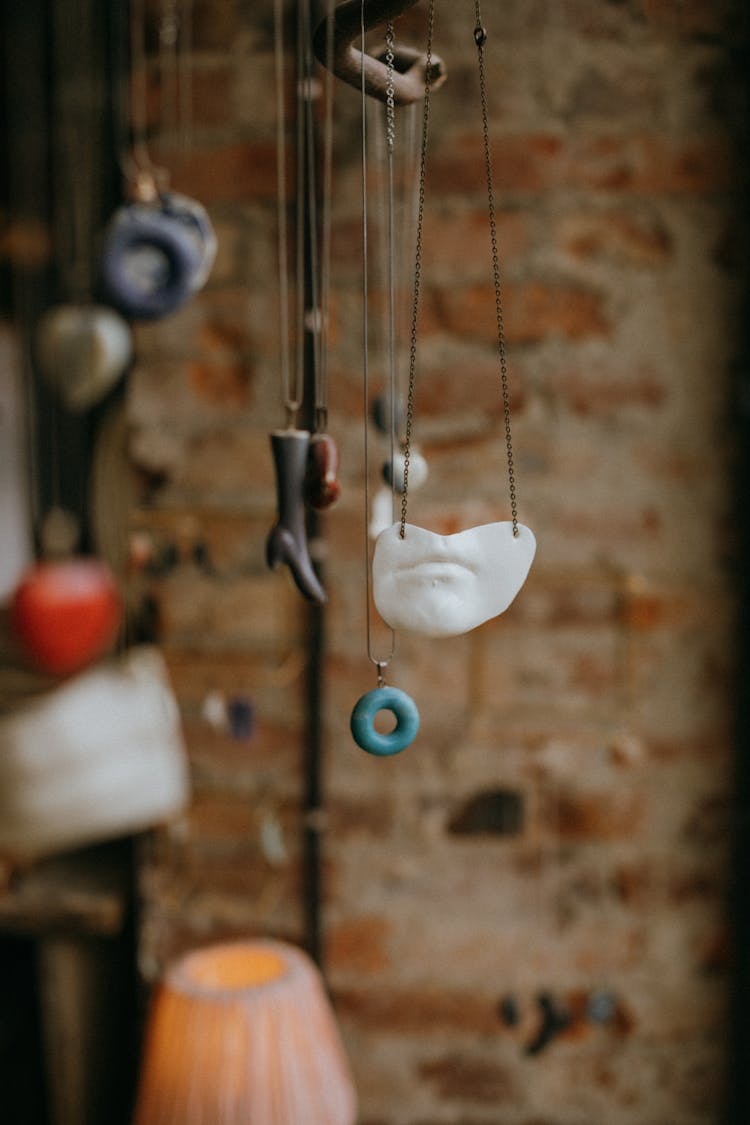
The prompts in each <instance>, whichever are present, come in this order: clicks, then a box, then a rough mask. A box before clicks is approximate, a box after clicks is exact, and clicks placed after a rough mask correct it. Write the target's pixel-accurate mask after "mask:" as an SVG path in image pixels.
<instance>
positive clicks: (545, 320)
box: [422, 281, 610, 344]
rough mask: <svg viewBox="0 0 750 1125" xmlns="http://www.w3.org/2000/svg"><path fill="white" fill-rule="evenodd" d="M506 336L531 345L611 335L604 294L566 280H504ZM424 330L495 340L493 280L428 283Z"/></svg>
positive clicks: (473, 338)
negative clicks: (448, 286) (430, 285)
mask: <svg viewBox="0 0 750 1125" xmlns="http://www.w3.org/2000/svg"><path fill="white" fill-rule="evenodd" d="M503 312H504V328H505V337H506V339H507V341H508V342H509V343H513V344H531V343H537V342H539V341H542V340H547V339H556V338H564V339H565V338H567V339H570V340H582V339H587V338H591V337H594V338H596V337H601V336H607V335H609V331H610V326H609V323H608V320H607V317H606V315H605V311H604V302H603V298H602V295H601V294H600V293H599V292H597V291H596V290H594V289H589V288H586V287H584V286H582V285H576V284H570V283H568V282H549V281H544V282H543V281H530V282H523V283H522V282H515V281H510V282H507V283H506V284H505V285H504V287H503ZM422 331H423V333H424V335H427V333H428V332H451V333H454V334H455V335H457V336H461V337H464V338H469V339H471V340H482V341H484V342H485V343H488V344H491V343H494V342H495V340H496V339H497V325H496V317H495V294H494V289H493V287H492V285H491V284H487V285H472V286H465V287H461V288H458V287H453V288H451V289H438V288H430V289H428V290H427V291H426V292H425V300H424V315H423V318H422Z"/></svg>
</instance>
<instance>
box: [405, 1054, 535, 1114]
mask: <svg viewBox="0 0 750 1125" xmlns="http://www.w3.org/2000/svg"><path fill="white" fill-rule="evenodd" d="M419 1074H420V1077H421V1078H424V1079H427V1080H428V1081H429V1082H430V1083H432V1084H434V1086H435V1087H436V1090H437V1094H438V1097H440V1098H441V1099H443V1100H445V1101H459V1102H465V1103H466V1104H469V1105H470V1104H472V1103H474V1104H477V1103H479V1104H486V1105H502V1104H507V1103H513V1102H514V1101H517V1099H518V1097H519V1092H518V1086H517V1081H518V1080H517V1076H516V1074H515V1072H514V1071H513V1070H512V1069H511V1068H510V1067H508V1066H505V1065H503V1064H502V1063H500V1062H497V1061H491V1060H489V1059H485V1058H482V1057H476V1058H474V1057H471V1056H468V1055H460V1054H449V1055H444V1056H442V1057H440V1058H438V1059H434V1060H430V1061H429V1062H424V1063H423V1064H422V1065H421V1066H420V1068H419Z"/></svg>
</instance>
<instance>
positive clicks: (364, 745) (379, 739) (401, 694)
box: [350, 687, 419, 758]
mask: <svg viewBox="0 0 750 1125" xmlns="http://www.w3.org/2000/svg"><path fill="white" fill-rule="evenodd" d="M378 711H391V712H393V714H394V715H395V717H396V727H395V729H394V730H392V731H391V732H390V733H389V734H380V733H379V732H378V731H376V730H375V727H374V725H373V724H374V720H375V716H376V715H377V713H378ZM350 727H351V732H352V738H353V739H354V741H355V742H356V743H357V746H359V747H361V749H362V750H365V751H367V753H368V754H375V755H376V756H377V757H379V758H386V757H388V756H389V755H391V754H400V753H401V751H402V750H405V749H406V747H407V746H410V745H411V743H412V742H413V741H414V739H415V738H416V737H417V731H418V730H419V711H418V710H417V705H416V703H415V702H414V700H413V699H412V698H411V696H409V695H407V694H406V692H405V691H401V690H400V689H399V688H395V687H379V688H375V690H374V691H368V692H367V694H366V695H363V696H362V698H361V699H359V700H357V702H356V704H355V706H354V710H353V711H352V717H351V722H350Z"/></svg>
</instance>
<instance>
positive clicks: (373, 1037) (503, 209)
mask: <svg viewBox="0 0 750 1125" xmlns="http://www.w3.org/2000/svg"><path fill="white" fill-rule="evenodd" d="M256 8H257V10H256ZM484 8H485V9H486V10H485V12H484V17H485V21H486V22H487V24H488V28H489V31H490V40H489V43H488V48H487V57H488V68H489V70H488V75H489V79H490V82H489V92H490V111H491V121H492V145H493V156H494V173H495V186H496V189H497V204H498V233H499V242H500V254H501V259H502V275H503V286H504V298H505V324H506V330H507V339H508V359H509V368H510V374H511V387H510V392H511V406H512V414H513V436H514V443H515V462H516V471H517V478H518V490H519V505H520V508H519V514H520V517H521V519H522V521H523V522H526V523H528V524H529V525H530V526H531V527H532V528H533V529H534V531H535V533H536V535H537V539H538V555H537V559H536V561H535V563H534V567H533V568H532V571H531V574H530V576H529V579H528V582H527V584H526V586H525V588H524V590H523V591H522V593H521V594H520V596H519V598H518V599H517V601H516V603H515V604H514V605H513V606H512V607H511V609H510V610H509V611H508V612H507V613H506V614H505V615H503V617H502V618H500V619H497V620H495V621H492V622H488V623H487V624H486V625H484V626H483V627H482V628H481V629H479V630H476V631H475V632H474V633H472V634H470V635H469V636H466V637H461V638H457V639H455V640H450V641H439V642H423V641H419V640H417V639H409V638H406V637H399V638H398V643H397V649H396V656H395V659H394V662H393V665H392V668H391V669H390V670H389V672H388V677H389V681H390V682H393V683H395V684H397V685H399V686H401V687H403V688H404V689H405V690H407V691H409V692H410V693H411V694H412V695H413V697H414V698H415V700H416V701H417V703H418V705H419V707H420V710H421V714H422V726H421V730H420V734H419V736H418V739H417V741H416V743H415V744H414V745H413V746H412V747H411V748H410V749H409V750H408V751H407V752H405V753H404V754H403V755H401V756H399V757H397V758H395V759H391V760H383V761H379V760H375V759H373V758H370V757H368V756H366V755H364V754H362V753H360V752H359V751H358V750H357V749H356V747H355V746H354V745H353V743H352V740H351V736H350V733H349V725H348V724H349V713H350V710H351V707H352V705H353V703H354V702H355V700H356V699H357V698H358V696H359V695H361V694H362V693H363V692H364V691H367V690H369V689H370V688H372V687H373V686H374V685H375V674H374V669H373V668H372V666H371V664H370V663H369V661H368V659H367V653H366V643H365V595H364V589H363V549H364V516H363V471H364V464H363V449H362V435H363V420H362V411H363V401H362V368H363V363H362V347H361V297H360V292H359V287H360V281H361V228H360V216H359V207H360V198H361V196H360V166H359V151H358V135H357V130H358V113H359V106H358V98H357V95H356V92H354V91H350V90H348V89H346V88H344V87H338V88H337V90H336V107H335V108H336V159H335V176H334V208H333V224H334V225H333V253H332V292H331V308H330V357H329V358H330V372H329V376H330V408H331V414H330V428H331V431H332V433H333V434H334V436H335V437H336V439H337V441H338V444H339V448H340V452H341V480H342V485H343V495H342V499H341V501H340V503H339V505H338V506H337V507H336V508H334V509H333V510H332V511H331V512H329V513H328V514H327V515H325V516H324V517H323V518H322V520H321V526H322V544H321V545H319V546H320V551H321V556H322V557H323V558H324V559H325V572H326V584H327V587H328V591H329V603H328V607H327V610H326V617H325V625H326V646H325V652H324V658H323V682H324V697H323V704H324V765H325V785H324V797H325V807H326V815H325V818H324V820H323V822H322V823H323V828H324V831H323V835H322V841H323V853H324V863H323V877H324V887H325V902H324V939H325V940H324V944H325V952H326V962H327V968H328V977H329V982H330V985H331V988H332V994H333V997H334V1000H335V1002H336V1004H337V1007H338V1012H339V1016H340V1020H341V1024H342V1029H343V1032H344V1036H345V1040H346V1044H347V1047H348V1050H349V1053H350V1056H351V1058H352V1062H353V1065H354V1069H355V1073H356V1078H357V1084H358V1088H359V1095H360V1103H361V1115H360V1125H594V1123H597V1125H598V1123H606V1125H666V1123H667V1122H668V1123H669V1125H717V1123H718V1121H719V1120H720V1118H721V1099H722V1081H723V1073H724V1070H723V1051H724V1043H725V1040H726V996H727V976H728V972H729V963H730V956H729V950H730V941H729V936H728V931H727V922H726V917H725V898H726V886H727V870H728V868H727V858H728V846H729V839H730V833H731V829H732V821H733V815H734V809H733V805H732V797H731V784H732V762H731V720H732V696H733V692H734V684H733V666H732V643H733V613H734V607H733V590H732V574H731V567H732V565H733V562H732V560H733V554H734V551H735V547H734V544H733V542H732V532H731V508H730V499H729V492H728V488H727V479H728V472H729V466H730V449H729V440H728V436H727V434H728V430H727V424H726V420H727V410H726V404H727V401H728V391H729V383H728V373H729V370H730V364H731V362H732V359H733V350H734V339H735V324H736V320H735V318H736V311H737V299H738V272H737V253H736V250H735V249H734V247H736V245H737V243H738V238H737V236H736V232H735V231H734V227H733V223H734V204H733V199H732V194H731V193H732V192H733V190H734V181H733V174H734V173H733V167H732V152H733V138H732V134H731V122H730V121H729V120H728V119H727V118H726V116H725V114H726V108H727V106H728V105H730V104H731V100H729V99H728V95H727V59H728V53H729V49H730V47H731V35H732V28H733V26H734V25H733V22H732V21H733V19H734V18H735V16H736V11H735V9H734V7H733V5H732V4H731V3H729V2H727V3H707V2H705V0H684V2H681V3H673V2H672V0H626V2H620V3H607V4H604V3H601V4H594V3H590V2H588V0H554V2H553V0H511V2H509V3H506V4H503V6H502V16H500V14H499V10H498V11H495V7H494V6H493V5H485V6H484ZM251 9H252V10H251ZM424 14H425V13H424V5H420V6H418V7H417V8H416V9H415V10H414V11H412V12H411V13H410V14H409V16H408V17H407V18H405V19H404V20H403V21H402V22H400V23H399V25H398V31H399V34H400V35H402V37H403V39H404V41H407V40H410V39H411V40H412V41H417V42H418V41H420V39H421V37H422V36H423V33H424ZM472 23H473V21H472V19H471V13H469V12H467V10H466V8H465V7H464V6H462V5H439V6H438V16H437V24H436V39H435V47H436V50H439V51H440V52H441V53H442V54H443V55H444V57H445V58H446V61H447V63H448V66H449V70H450V78H449V81H448V83H447V84H446V86H445V88H444V89H442V90H440V91H438V92H436V93H435V96H434V99H433V117H432V122H431V139H430V148H429V153H428V173H427V196H426V204H427V206H426V225H425V247H424V279H423V281H424V285H423V301H422V306H421V318H420V338H419V349H418V362H417V386H416V415H415V442H416V443H417V444H418V445H419V448H420V450H421V451H422V452H423V453H424V455H425V456H426V458H427V460H428V462H429V465H430V477H429V479H428V481H427V483H426V484H425V486H424V488H423V489H422V490H421V491H420V492H419V493H414V494H413V495H412V496H411V497H410V501H409V518H410V519H411V520H413V521H414V522H417V523H421V524H423V525H424V526H429V527H432V528H434V529H435V530H438V531H441V532H443V533H450V532H453V531H457V530H460V529H461V528H464V527H467V526H472V525H475V524H478V523H483V522H488V521H491V520H494V519H498V518H500V519H503V518H507V514H508V513H507V499H506V477H505V473H506V468H505V448H504V442H503V427H502V403H501V398H500V388H499V376H498V369H497V362H496V341H495V320H494V302H493V295H492V287H491V262H490V256H489V246H488V241H487V216H486V209H485V200H486V196H485V184H484V165H483V154H482V147H481V128H480V120H479V113H478V94H477V82H476V59H475V48H474V43H473V38H472V30H473V28H472ZM271 30H272V21H271V13H270V9H269V10H266V8H265V7H264V6H262V5H261V6H259V7H258V6H256V7H253V6H252V5H251V6H248V5H243V4H239V3H237V2H236V0H205V2H201V3H196V5H195V29H194V31H195V47H196V54H195V59H194V83H195V85H194V91H195V98H196V106H195V110H196V120H195V124H194V137H193V140H194V144H193V147H192V150H191V152H190V153H189V154H188V155H187V156H186V157H185V158H184V159H183V160H181V161H180V162H179V163H178V164H177V165H176V166H175V169H174V182H175V186H176V187H178V188H179V189H180V190H184V191H186V192H190V193H193V194H194V195H196V196H197V197H199V198H201V199H202V200H203V202H205V203H206V204H207V205H209V207H210V210H211V214H212V217H213V218H214V220H215V223H216V227H217V231H218V234H219V242H220V251H219V257H218V260H217V265H216V267H215V269H214V273H213V275H212V278H211V280H210V282H209V284H208V286H207V287H206V289H205V290H204V291H203V292H202V293H201V294H200V295H199V296H198V297H197V298H196V299H195V300H194V301H192V302H191V303H190V304H189V305H188V306H187V307H186V308H185V309H183V310H182V311H181V312H179V313H178V314H176V315H175V316H174V317H171V318H169V319H167V320H165V321H162V322H159V323H156V324H153V325H148V326H145V325H144V326H140V327H139V328H138V333H137V337H138V362H137V365H136V369H135V371H134V372H133V375H132V377H131V380H130V384H129V409H130V418H131V423H132V435H131V446H132V451H133V456H134V459H135V461H136V464H137V465H138V467H139V469H140V470H141V473H142V476H143V478H144V481H145V482H146V485H144V503H143V505H142V507H141V508H139V509H138V510H137V511H134V512H133V517H132V526H133V529H134V530H135V531H137V532H138V533H139V534H142V535H145V536H146V537H147V538H148V539H149V540H150V542H151V548H152V551H153V553H154V558H155V559H156V561H157V563H158V565H153V566H151V568H150V569H147V571H146V573H142V574H141V575H140V576H139V577H138V583H139V589H140V590H141V592H143V591H145V592H147V593H148V595H149V597H150V598H151V599H152V602H153V606H154V613H155V620H156V622H157V626H158V630H159V633H160V639H161V641H162V643H163V645H164V648H165V653H166V656H167V659H168V662H169V665H170V669H171V672H172V677H173V681H174V684H175V689H176V692H177V695H178V698H179V700H180V704H181V707H182V712H183V716H184V723H185V734H186V741H187V745H188V751H189V755H190V762H191V768H192V771H193V777H194V782H195V799H194V803H193V807H192V808H191V810H190V811H189V813H188V815H187V816H186V818H185V820H184V822H183V823H181V824H180V825H177V826H176V827H175V829H174V830H173V831H172V832H171V833H170V834H165V835H164V836H162V837H159V838H158V839H156V840H155V841H152V843H151V849H150V851H149V853H148V855H146V856H145V861H144V866H143V879H142V889H143V896H144V924H143V931H142V942H141V944H142V947H143V964H144V966H145V967H146V969H147V971H148V972H149V973H150V974H155V973H156V972H157V971H158V969H159V968H160V966H161V965H162V964H163V963H164V962H165V960H166V959H168V958H169V957H170V956H172V955H174V954H175V953H176V952H178V951H180V950H182V949H184V948H186V947H188V946H190V945H192V944H195V943H198V942H205V941H208V940H211V939H212V938H215V937H223V936H233V935H237V934H246V933H248V932H250V933H256V932H261V933H274V934H277V935H280V936H284V937H288V938H291V939H292V940H302V938H303V926H304V922H303V911H302V893H303V887H302V871H301V865H300V857H301V851H300V839H301V831H302V827H303V825H302V813H301V803H302V800H301V794H302V761H303V753H304V746H305V729H304V727H305V719H306V715H305V671H306V661H307V630H308V626H309V619H308V613H307V607H306V605H305V603H304V602H303V601H302V600H301V599H300V598H299V595H298V594H297V592H296V591H295V589H294V588H293V586H292V585H291V582H290V581H289V578H288V575H286V574H284V573H282V574H277V575H271V574H269V573H268V572H267V571H266V569H265V563H264V543H265V535H266V533H267V530H268V528H269V527H270V525H271V522H272V521H273V519H274V495H273V469H272V465H271V460H270V456H269V448H268V436H267V435H268V431H269V430H270V429H273V428H275V427H277V426H279V425H282V424H283V421H284V416H283V410H282V407H281V402H280V395H279V370H280V364H279V343H278V335H277V332H278V298H277V295H276V277H277V262H276V246H277V243H276V228H275V191H276V180H275V177H276V154H275V150H274V105H273V98H272V91H273V85H272V76H273V58H272V39H271ZM286 81H287V86H286V89H287V93H288V94H289V95H290V96H291V94H292V93H293V81H292V71H291V68H290V69H289V73H288V74H287V76H286ZM157 95H158V90H155V91H154V97H155V98H156V97H157ZM289 108H290V112H289V114H288V126H289V129H290V134H289V135H290V141H291V139H292V137H293V114H292V112H291V110H292V108H293V107H292V104H291V102H290V103H289ZM413 116H414V117H415V119H416V120H418V114H415V115H413ZM407 122H408V115H406V114H399V117H398V125H399V128H401V127H402V125H403V127H404V128H406V125H407ZM369 125H370V132H371V136H373V137H374V136H375V135H376V131H377V123H376V121H375V117H374V114H373V113H372V111H371V112H370V121H369ZM291 155H292V154H291V146H290V163H289V176H288V185H289V186H290V188H291V187H292V186H293V175H292V172H293V169H292V163H293V161H292V159H291ZM370 171H371V175H370V181H369V188H370V192H371V214H370V219H371V227H370V251H371V256H372V257H371V265H372V277H371V279H370V280H371V325H370V328H371V338H372V339H371V344H372V350H371V355H370V366H371V370H370V374H371V380H372V384H371V385H372V393H373V394H374V393H376V392H378V391H381V390H382V388H383V386H384V384H385V381H386V371H387V353H386V349H385V348H384V344H383V338H382V325H383V314H384V308H385V304H384V289H383V272H382V255H381V250H380V247H381V233H382V212H381V209H380V197H379V194H378V193H379V191H380V190H381V188H382V183H383V180H382V175H381V172H380V170H379V169H378V168H377V167H376V166H375V165H374V163H373V165H372V166H371V169H370ZM403 183H404V169H403V166H401V165H399V167H398V169H397V186H401V185H402V184H403ZM292 195H293V192H291V193H290V199H291V196H292ZM291 211H292V212H293V211H294V207H293V200H292V206H291ZM292 217H293V215H292ZM403 225H404V229H405V231H406V235H408V238H407V237H406V235H405V236H404V239H405V242H404V245H402V246H401V256H402V260H403V263H408V262H409V260H410V257H411V252H412V251H411V242H410V239H412V238H413V223H412V224H411V226H410V224H409V222H405V223H404V224H403ZM397 295H398V328H399V333H400V335H399V341H400V354H401V362H400V365H399V379H400V381H401V384H402V386H403V382H404V379H405V374H404V372H405V358H404V357H405V356H407V355H408V318H409V312H410V292H409V277H408V271H407V275H406V276H404V277H399V279H398V289H397ZM370 438H371V445H370V458H371V482H370V483H371V489H372V490H374V488H375V487H376V486H377V484H378V474H379V470H380V465H381V462H382V461H383V459H384V458H385V456H386V455H387V450H386V446H385V444H384V443H383V442H382V440H380V439H379V438H377V436H376V435H375V434H374V432H373V431H371V433H370ZM374 643H375V647H376V651H377V652H385V651H387V648H388V645H389V637H388V633H387V631H386V630H385V629H383V628H381V626H380V625H378V624H377V622H376V623H375V635H374ZM217 694H218V695H219V696H220V697H221V698H222V699H224V700H225V701H231V700H232V699H236V698H241V699H245V700H250V701H252V704H253V706H254V710H255V727H254V730H253V731H252V733H251V734H250V735H249V736H247V737H245V736H242V737H237V736H236V734H233V733H232V731H231V730H229V729H227V728H226V727H224V728H222V727H221V725H218V726H217V725H216V723H215V722H214V723H213V724H212V723H211V722H209V719H208V717H207V714H206V702H207V700H208V701H210V700H211V698H212V697H213V699H214V703H215V702H216V696H217ZM498 792H505V793H509V794H513V795H515V797H516V798H517V801H518V807H520V808H521V809H522V817H521V820H520V822H519V824H518V825H517V828H516V830H514V831H513V832H512V833H508V834H503V833H502V832H501V831H499V830H496V831H494V832H493V831H489V830H488V831H477V832H471V833H456V832H454V831H451V825H452V824H454V823H455V822H456V818H457V817H460V816H461V814H462V813H465V811H466V810H467V808H470V807H471V806H472V802H475V801H477V800H481V798H482V797H483V796H484V797H485V798H486V797H487V795H491V794H496V793H498ZM269 818H270V819H269ZM269 824H270V826H271V828H270V829H269ZM264 826H265V828H264ZM269 831H270V832H271V835H270V837H269V835H268V833H269ZM264 832H265V834H264ZM269 839H271V840H272V841H274V840H275V841H276V844H277V845H278V842H279V840H281V841H282V842H283V844H284V848H283V855H282V853H280V852H278V850H277V851H274V848H273V847H271V848H270V850H269ZM603 992H604V993H610V994H611V995H612V1007H611V1013H610V1018H609V1020H608V1021H605V1022H601V1023H596V1022H594V1021H592V1020H591V1019H590V1018H589V1017H588V1015H587V1011H588V1008H587V1005H588V1003H589V1000H590V999H591V998H592V997H594V998H595V997H596V996H597V995H599V994H601V993H603ZM509 997H510V998H511V999H512V1000H513V1004H514V1005H515V1009H516V1011H517V1017H518V1018H517V1022H515V1023H512V1024H509V1023H508V1022H507V1021H504V1020H503V1018H502V1011H503V1008H502V1004H503V1001H506V1002H507V1001H508V998H509ZM540 997H547V999H549V998H550V997H551V998H552V1000H554V1002H555V1004H556V1005H557V1006H558V1007H559V1008H560V1009H561V1010H562V1011H564V1012H565V1013H566V1014H567V1017H568V1022H567V1024H566V1026H565V1027H564V1028H562V1027H561V1028H557V1029H556V1034H554V1035H553V1036H552V1037H551V1039H550V1041H549V1042H547V1043H543V1045H542V1046H541V1047H539V1048H538V1049H537V1048H535V1047H534V1044H535V1043H537V1044H538V1043H539V1042H541V1040H540V1031H541V1030H542V1029H543V1009H542V1006H541V1004H540Z"/></svg>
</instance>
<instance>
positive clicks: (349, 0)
mask: <svg viewBox="0 0 750 1125" xmlns="http://www.w3.org/2000/svg"><path fill="white" fill-rule="evenodd" d="M417 2H418V0H368V2H367V8H366V12H365V29H366V30H367V31H370V30H372V28H374V27H378V25H380V24H383V23H385V22H386V21H387V20H390V19H395V18H396V17H397V16H400V15H403V13H404V12H406V11H408V10H409V8H413V7H414V6H415V4H416V3H417ZM329 18H331V19H333V36H332V38H333V60H332V62H331V66H332V69H333V73H334V74H335V75H336V76H337V77H338V78H341V79H342V81H344V82H348V83H349V85H350V86H354V87H355V88H356V89H361V86H362V69H363V65H364V84H365V93H367V94H369V95H370V96H371V97H373V98H377V99H378V101H381V102H387V100H388V70H387V67H386V64H385V62H384V61H383V60H382V59H379V58H375V57H374V56H373V55H367V54H366V55H365V56H364V64H363V59H362V52H361V51H360V50H358V49H357V48H356V47H355V46H354V42H355V40H359V38H360V35H361V31H362V0H345V3H343V4H339V5H337V7H336V8H335V10H334V11H333V13H332V15H331V16H330V17H329V16H326V17H325V19H323V20H322V21H321V23H320V24H319V25H318V27H317V28H316V31H315V35H314V36H313V50H314V51H315V56H316V58H317V59H318V61H319V62H320V63H322V64H323V66H327V65H328V63H329V58H328V20H329ZM393 66H394V71H395V73H394V75H393V101H394V104H395V105H412V104H413V103H414V102H418V101H420V99H421V98H423V97H424V92H425V80H426V74H425V70H426V66H427V55H426V54H424V53H423V52H421V51H416V50H414V49H413V48H411V47H398V46H397V47H396V48H395V50H394V61H393ZM446 77H447V70H446V68H445V63H444V62H443V60H442V59H441V58H440V57H439V55H434V54H433V55H432V65H431V73H430V89H431V90H435V89H437V87H438V86H442V84H443V82H445V79H446Z"/></svg>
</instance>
